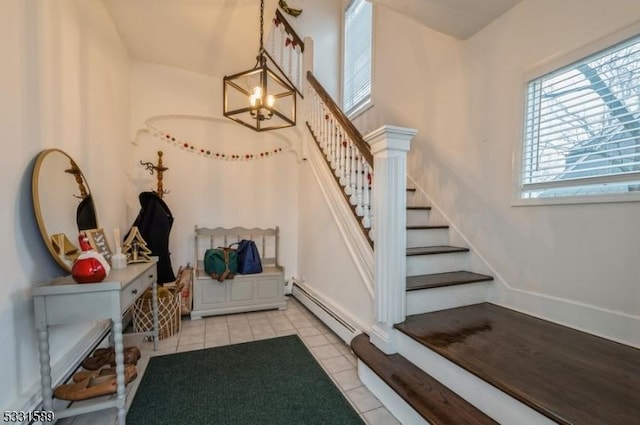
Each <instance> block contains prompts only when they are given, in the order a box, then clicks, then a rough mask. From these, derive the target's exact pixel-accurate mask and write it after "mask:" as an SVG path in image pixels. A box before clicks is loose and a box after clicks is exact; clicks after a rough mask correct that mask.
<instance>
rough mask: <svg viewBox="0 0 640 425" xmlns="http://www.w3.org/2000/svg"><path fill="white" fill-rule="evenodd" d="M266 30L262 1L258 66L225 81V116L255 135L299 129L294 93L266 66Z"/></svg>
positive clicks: (284, 81)
mask: <svg viewBox="0 0 640 425" xmlns="http://www.w3.org/2000/svg"><path fill="white" fill-rule="evenodd" d="M263 27H264V0H260V49H259V50H258V56H257V57H256V65H255V66H254V67H253V68H252V69H250V70H248V71H244V72H240V73H237V74H233V75H228V76H225V77H224V79H223V81H224V88H223V96H224V105H223V113H224V116H225V117H227V118H230V119H232V120H234V121H236V122H238V123H240V124H242V125H244V126H246V127H249V128H251V129H253V130H255V131H266V130H275V129H279V128H285V127H291V126H294V125H296V92H295V89H294V88H293V87H291V85H290V84H289V83H287V82H286V80H285V79H284V78H282V77H280V76H279V75H278V74H276V73H275V72H273V71H272V70H271V69H269V67H268V66H267V59H268V58H267V53H266V51H265V49H264V44H263V37H264V28H263Z"/></svg>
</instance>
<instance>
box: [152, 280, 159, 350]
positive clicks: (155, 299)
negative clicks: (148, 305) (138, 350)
mask: <svg viewBox="0 0 640 425" xmlns="http://www.w3.org/2000/svg"><path fill="white" fill-rule="evenodd" d="M151 302H152V305H153V350H154V351H157V350H158V339H160V327H159V325H158V282H157V280H154V281H153V285H151Z"/></svg>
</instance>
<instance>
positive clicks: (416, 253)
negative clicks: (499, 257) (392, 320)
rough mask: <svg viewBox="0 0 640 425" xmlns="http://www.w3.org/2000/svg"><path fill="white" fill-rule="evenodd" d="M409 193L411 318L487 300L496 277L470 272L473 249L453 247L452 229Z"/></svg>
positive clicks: (409, 311) (409, 191)
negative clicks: (470, 257) (414, 315)
mask: <svg viewBox="0 0 640 425" xmlns="http://www.w3.org/2000/svg"><path fill="white" fill-rule="evenodd" d="M417 198H418V196H417V195H416V190H415V189H414V188H408V189H407V204H408V205H411V206H408V207H407V279H406V289H407V314H408V315H411V314H419V313H426V312H429V311H436V310H442V309H445V308H452V307H459V306H462V305H469V304H476V303H479V302H483V301H485V300H486V299H487V291H488V289H489V284H490V283H491V281H492V280H493V277H491V276H488V275H484V274H479V273H475V272H473V271H467V270H466V269H467V268H468V266H469V263H470V261H469V255H470V254H469V249H468V248H466V247H459V246H451V245H450V244H449V239H450V238H449V230H450V229H449V226H448V225H446V224H438V223H432V220H433V218H432V211H431V207H430V206H426V205H415V204H416V203H418V202H419V201H418V200H417Z"/></svg>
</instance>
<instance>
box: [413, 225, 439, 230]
mask: <svg viewBox="0 0 640 425" xmlns="http://www.w3.org/2000/svg"><path fill="white" fill-rule="evenodd" d="M448 228H449V226H448V225H446V224H421V225H417V226H407V230H430V229H448Z"/></svg>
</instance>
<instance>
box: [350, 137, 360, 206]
mask: <svg viewBox="0 0 640 425" xmlns="http://www.w3.org/2000/svg"><path fill="white" fill-rule="evenodd" d="M348 140H349V146H350V147H351V156H350V157H349V164H350V166H349V195H351V197H350V198H349V201H350V202H351V203H352V204H355V196H356V156H357V152H358V150H357V149H356V147H355V145H354V144H353V141H352V140H351V139H348Z"/></svg>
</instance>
